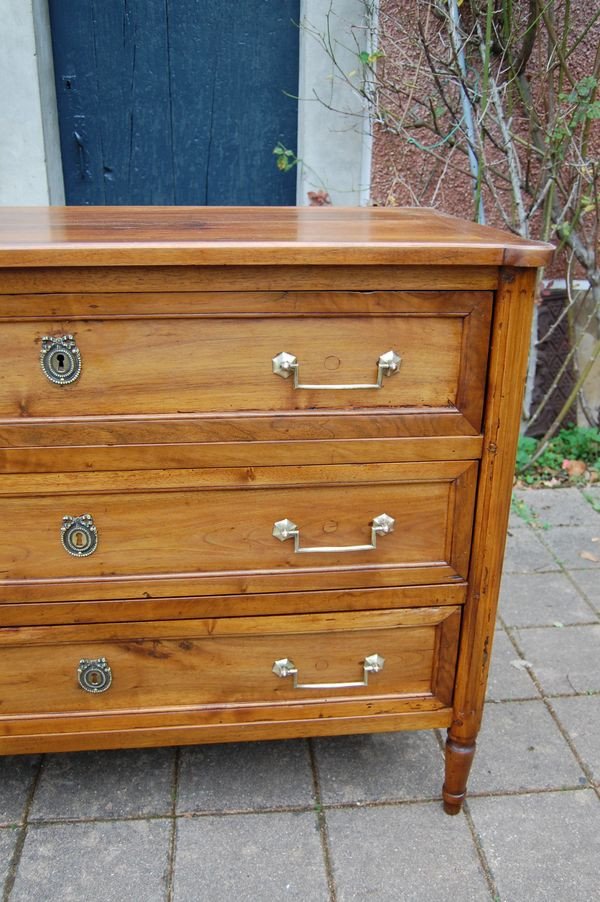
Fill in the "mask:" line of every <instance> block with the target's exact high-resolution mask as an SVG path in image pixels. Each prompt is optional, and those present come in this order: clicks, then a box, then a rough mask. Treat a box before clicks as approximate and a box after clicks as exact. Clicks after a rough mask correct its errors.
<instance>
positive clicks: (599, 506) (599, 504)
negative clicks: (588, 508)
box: [583, 492, 600, 514]
mask: <svg viewBox="0 0 600 902" xmlns="http://www.w3.org/2000/svg"><path fill="white" fill-rule="evenodd" d="M583 497H584V498H585V500H586V501H587V502H588V504H591V505H592V507H593V508H594V510H595V511H596V513H597V514H600V498H594V496H593V495H590V494H589V493H588V492H584V493H583Z"/></svg>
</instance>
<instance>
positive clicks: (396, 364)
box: [273, 351, 402, 391]
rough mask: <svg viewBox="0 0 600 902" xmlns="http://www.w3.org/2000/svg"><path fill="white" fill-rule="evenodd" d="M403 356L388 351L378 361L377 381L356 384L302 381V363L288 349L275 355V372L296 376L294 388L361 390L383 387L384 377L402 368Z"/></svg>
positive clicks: (285, 377)
mask: <svg viewBox="0 0 600 902" xmlns="http://www.w3.org/2000/svg"><path fill="white" fill-rule="evenodd" d="M401 362H402V358H401V357H400V355H399V354H397V353H396V351H386V353H385V354H382V355H381V356H380V358H379V360H378V361H377V382H372V383H366V384H360V383H358V384H354V385H310V384H308V383H300V364H299V363H298V358H297V357H294V355H293V354H288V353H287V351H282V352H281V353H280V354H278V355H277V356H276V357H273V372H274V373H275V375H277V376H281V377H282V378H283V379H288V378H289V377H290V376H291V375H292V374H293V376H294V388H307V389H318V390H319V391H360V390H361V389H365V388H383V377H384V376H393V375H394V373H397V372H398V370H399V369H400V364H401Z"/></svg>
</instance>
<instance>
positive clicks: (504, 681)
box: [487, 629, 540, 702]
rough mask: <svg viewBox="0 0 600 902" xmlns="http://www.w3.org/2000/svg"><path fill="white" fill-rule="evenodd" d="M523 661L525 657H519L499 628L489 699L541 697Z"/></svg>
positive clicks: (488, 693) (490, 677) (493, 654)
mask: <svg viewBox="0 0 600 902" xmlns="http://www.w3.org/2000/svg"><path fill="white" fill-rule="evenodd" d="M523 662H524V658H521V657H519V655H518V653H517V652H516V651H515V648H514V646H513V644H512V642H511V641H510V639H509V638H508V636H507V635H506V633H505V632H504V630H502V629H497V630H496V633H495V635H494V646H493V649H492V663H491V666H490V673H489V679H488V687H487V698H488V700H489V701H495V702H500V701H511V700H514V699H517V698H539V697H540V693H539V692H538V690H537V688H536V685H535V683H534V682H533V680H532V679H531V677H530V675H529V670H528V668H527V667H524V666H523ZM515 665H518V666H515Z"/></svg>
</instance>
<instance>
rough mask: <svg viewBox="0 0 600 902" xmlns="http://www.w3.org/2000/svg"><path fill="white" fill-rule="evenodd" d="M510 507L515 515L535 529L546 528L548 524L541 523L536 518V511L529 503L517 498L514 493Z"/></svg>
mask: <svg viewBox="0 0 600 902" xmlns="http://www.w3.org/2000/svg"><path fill="white" fill-rule="evenodd" d="M510 507H511V510H512V511H513V512H514V513H515V514H516V515H517V517H519V518H520V519H521V520H523V521H524V522H525V523H527V524H528V525H529V526H534V527H535V528H537V529H548V524H547V523H542V522H541V521H540V520H539V519H538V515H537V514H536V512H535V511H533V510H532V509H531V508H530V507H529V505H528V504H527V503H526V502H525V501H523V499H522V498H517V497H516V496H515V495H513V496H512V498H511V502H510Z"/></svg>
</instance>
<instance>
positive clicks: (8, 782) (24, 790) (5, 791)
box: [0, 755, 40, 826]
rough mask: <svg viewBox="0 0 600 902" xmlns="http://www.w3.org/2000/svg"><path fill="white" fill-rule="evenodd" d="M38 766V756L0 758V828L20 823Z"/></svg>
mask: <svg viewBox="0 0 600 902" xmlns="http://www.w3.org/2000/svg"><path fill="white" fill-rule="evenodd" d="M39 766H40V756H39V755H7V756H6V757H0V826H2V825H4V824H19V823H21V820H22V818H23V813H24V810H25V804H26V801H27V797H28V795H29V792H30V790H31V787H32V784H33V781H34V779H35V776H36V774H37V771H38V768H39Z"/></svg>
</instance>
